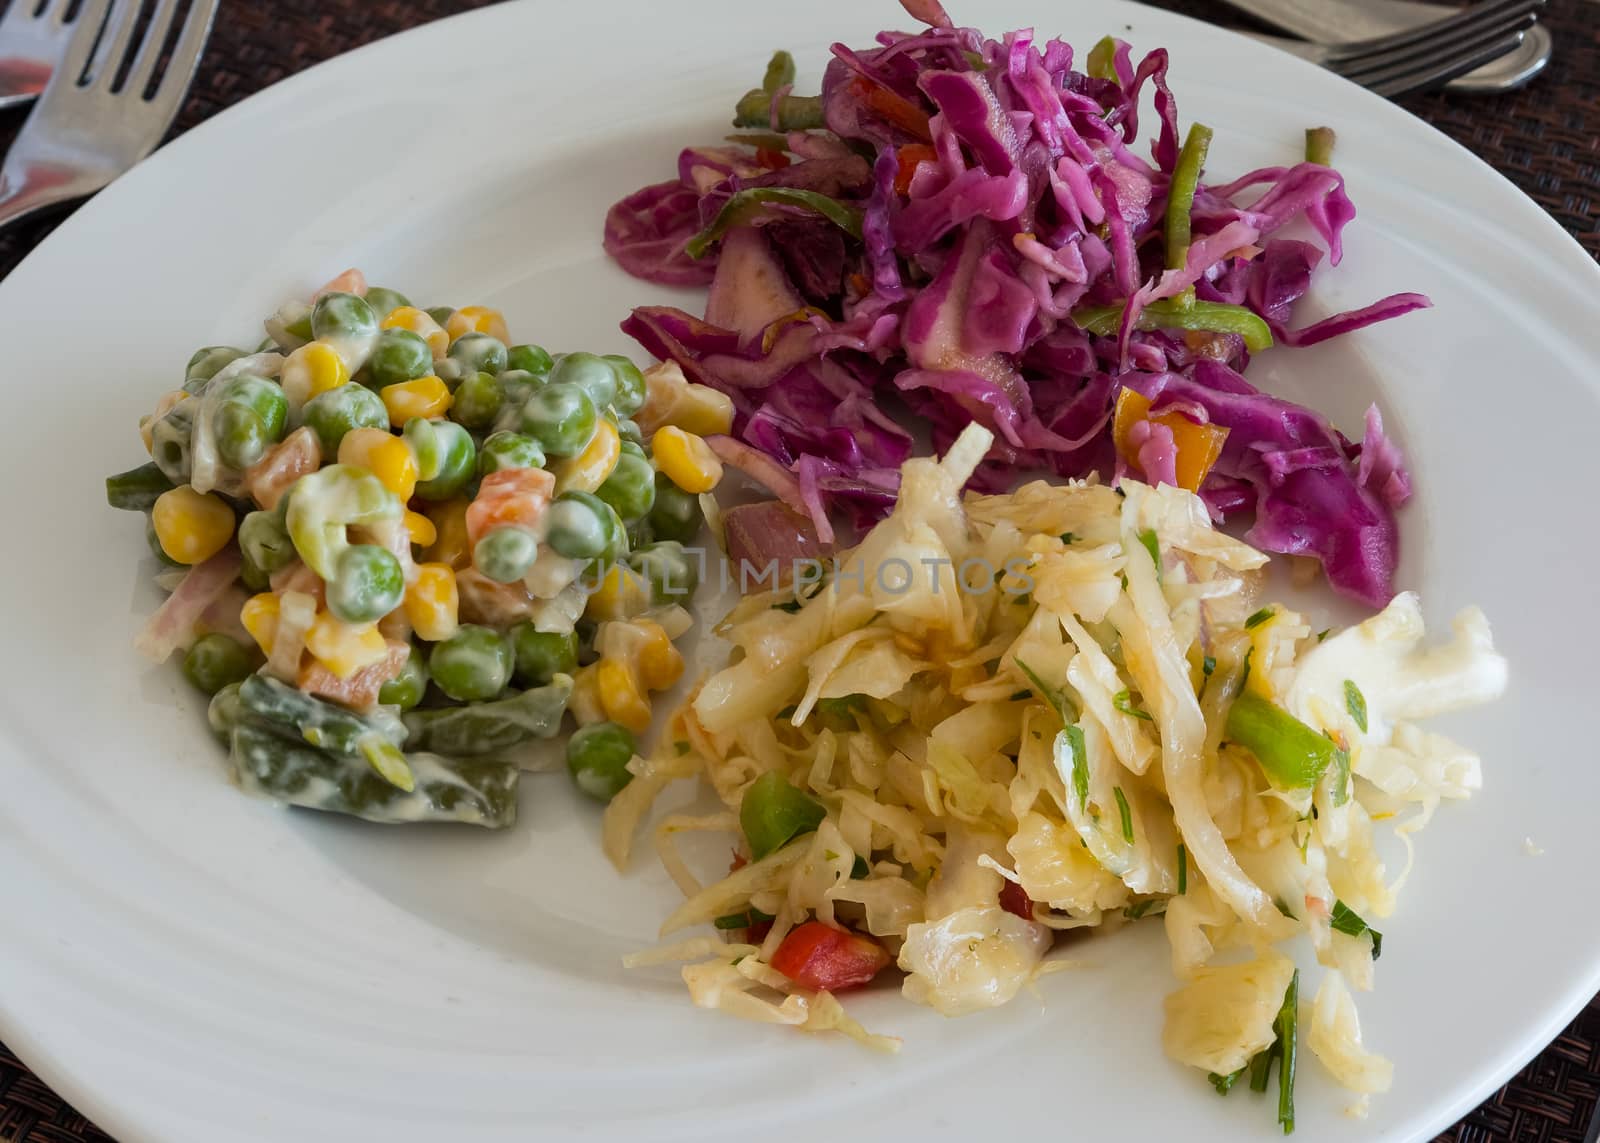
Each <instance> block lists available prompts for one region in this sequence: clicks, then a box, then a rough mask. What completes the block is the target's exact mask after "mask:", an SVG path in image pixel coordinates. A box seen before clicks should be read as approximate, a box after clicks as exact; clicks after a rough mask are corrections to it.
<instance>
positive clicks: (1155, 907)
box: [1122, 897, 1167, 921]
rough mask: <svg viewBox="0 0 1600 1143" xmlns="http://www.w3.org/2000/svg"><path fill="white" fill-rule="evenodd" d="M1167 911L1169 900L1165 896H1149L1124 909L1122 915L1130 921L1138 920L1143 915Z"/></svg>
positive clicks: (1156, 914) (1147, 915) (1155, 914)
mask: <svg viewBox="0 0 1600 1143" xmlns="http://www.w3.org/2000/svg"><path fill="white" fill-rule="evenodd" d="M1166 911H1167V902H1166V898H1164V897H1149V898H1146V899H1145V900H1143V901H1135V902H1134V903H1133V904H1131V905H1129V906H1128V907H1127V908H1125V909H1123V910H1122V915H1123V916H1124V917H1125V918H1127V919H1128V920H1130V921H1137V920H1139V919H1140V918H1142V917H1149V916H1152V915H1154V916H1158V917H1159V916H1160V915H1161V914H1162V913H1165V912H1166Z"/></svg>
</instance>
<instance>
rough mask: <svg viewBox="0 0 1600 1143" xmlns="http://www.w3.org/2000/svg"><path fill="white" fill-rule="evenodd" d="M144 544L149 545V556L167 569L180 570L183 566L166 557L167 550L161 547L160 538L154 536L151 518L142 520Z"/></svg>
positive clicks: (154, 523)
mask: <svg viewBox="0 0 1600 1143" xmlns="http://www.w3.org/2000/svg"><path fill="white" fill-rule="evenodd" d="M144 542H145V543H147V544H149V545H150V554H151V555H153V556H155V558H156V559H158V560H160V561H161V562H162V563H163V564H165V565H166V566H167V567H169V568H181V567H183V566H184V565H183V564H180V563H179V562H178V561H177V560H175V559H173V558H172V557H171V556H169V555H167V550H166V549H165V548H163V547H162V546H161V538H160V537H159V536H157V535H156V522H155V518H154V517H152V516H146V517H145V518H144Z"/></svg>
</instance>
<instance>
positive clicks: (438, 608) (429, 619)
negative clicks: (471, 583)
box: [402, 564, 461, 643]
mask: <svg viewBox="0 0 1600 1143" xmlns="http://www.w3.org/2000/svg"><path fill="white" fill-rule="evenodd" d="M402 606H403V607H404V609H405V613H406V618H407V619H408V620H410V622H411V628H412V630H414V631H415V632H416V633H417V635H418V636H419V637H420V638H423V639H426V640H427V641H428V642H430V643H437V642H438V641H439V640H441V639H448V638H450V636H452V635H454V634H455V633H456V627H457V626H459V623H460V620H459V619H458V615H459V613H460V610H461V597H460V595H459V593H458V592H457V591H456V573H455V570H454V569H453V568H451V566H450V565H449V564H419V565H418V566H417V578H416V579H415V580H413V581H412V583H411V586H410V587H408V588H406V597H405V602H404V603H403V604H402Z"/></svg>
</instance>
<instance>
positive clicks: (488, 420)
mask: <svg viewBox="0 0 1600 1143" xmlns="http://www.w3.org/2000/svg"><path fill="white" fill-rule="evenodd" d="M500 402H501V396H500V382H499V381H497V380H495V378H494V377H493V376H492V375H491V374H488V373H474V374H473V375H472V376H471V377H467V378H465V379H464V380H463V381H462V382H461V384H460V385H458V386H456V398H455V403H454V404H453V405H451V406H450V419H451V420H453V421H455V422H457V423H458V424H462V425H465V426H466V427H467V428H469V429H486V428H488V427H489V426H490V425H492V424H494V419H495V418H496V417H497V416H499V415H500Z"/></svg>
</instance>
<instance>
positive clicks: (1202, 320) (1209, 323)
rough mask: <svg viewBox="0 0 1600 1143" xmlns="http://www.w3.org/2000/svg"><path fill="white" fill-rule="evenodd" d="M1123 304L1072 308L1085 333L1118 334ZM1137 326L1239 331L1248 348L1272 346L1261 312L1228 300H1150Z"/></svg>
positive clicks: (1140, 312) (1073, 318)
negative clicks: (1183, 302) (1182, 304)
mask: <svg viewBox="0 0 1600 1143" xmlns="http://www.w3.org/2000/svg"><path fill="white" fill-rule="evenodd" d="M1123 308H1124V307H1123V306H1120V305H1115V306H1084V307H1083V308H1081V309H1076V310H1073V311H1072V320H1073V321H1075V322H1077V323H1078V327H1079V328H1080V329H1082V330H1083V331H1084V332H1085V333H1092V334H1094V335H1095V336H1096V337H1115V336H1116V334H1117V330H1118V329H1120V328H1121V326H1122V311H1123ZM1134 328H1136V329H1143V330H1151V329H1192V330H1202V331H1205V332H1208V333H1236V334H1238V335H1239V336H1240V337H1242V338H1244V344H1245V348H1246V349H1248V350H1250V352H1251V353H1259V352H1260V351H1261V350H1263V349H1269V348H1271V346H1272V330H1271V329H1270V328H1269V327H1268V326H1267V323H1266V322H1265V321H1263V320H1262V319H1261V317H1260V316H1259V315H1257V314H1256V313H1254V312H1253V311H1251V310H1248V309H1246V308H1245V307H1244V306H1234V305H1229V304H1228V303H1226V302H1204V301H1194V302H1191V303H1190V304H1189V305H1188V306H1187V307H1185V306H1180V305H1178V304H1177V303H1176V301H1175V300H1174V299H1172V298H1163V299H1162V300H1161V301H1156V302H1151V303H1150V304H1149V305H1147V306H1145V307H1144V309H1142V310H1140V311H1139V320H1138V321H1137V322H1135V323H1134Z"/></svg>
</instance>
